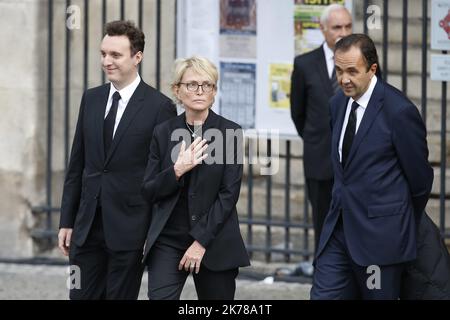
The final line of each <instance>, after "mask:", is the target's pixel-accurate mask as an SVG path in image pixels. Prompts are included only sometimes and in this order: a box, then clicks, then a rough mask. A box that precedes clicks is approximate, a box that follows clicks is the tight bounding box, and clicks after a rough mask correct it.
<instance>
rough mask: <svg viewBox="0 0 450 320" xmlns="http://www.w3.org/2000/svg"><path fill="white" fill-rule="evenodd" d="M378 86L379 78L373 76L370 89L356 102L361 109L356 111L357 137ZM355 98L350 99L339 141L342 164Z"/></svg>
mask: <svg viewBox="0 0 450 320" xmlns="http://www.w3.org/2000/svg"><path fill="white" fill-rule="evenodd" d="M376 84H377V76H375V75H374V76H373V77H372V79H371V80H370V84H369V87H368V88H367V90H366V92H365V93H364V94H363V95H362V96H361V97H360V98H359V99H358V100H357V101H356V102H357V103H358V104H359V107H358V108H357V109H356V130H355V136H356V133H357V132H358V128H359V125H360V124H361V121H362V118H363V116H364V112H366V108H367V105H368V104H369V100H370V97H371V96H372V93H373V89H375V85H376ZM353 101H355V100H353V98H350V99H348V103H347V110H346V111H345V117H344V124H343V125H342V131H341V138H340V139H339V161H340V162H342V144H343V143H344V134H345V129H346V128H347V123H348V118H349V117H350V110H351V109H352V104H353Z"/></svg>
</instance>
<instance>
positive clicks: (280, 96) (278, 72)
mask: <svg viewBox="0 0 450 320" xmlns="http://www.w3.org/2000/svg"><path fill="white" fill-rule="evenodd" d="M291 73H292V63H271V64H270V65H269V106H270V107H271V108H276V109H289V105H290V103H289V96H290V90H291Z"/></svg>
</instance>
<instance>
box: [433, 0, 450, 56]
mask: <svg viewBox="0 0 450 320" xmlns="http://www.w3.org/2000/svg"><path fill="white" fill-rule="evenodd" d="M431 49H432V50H450V0H433V1H432V2H431Z"/></svg>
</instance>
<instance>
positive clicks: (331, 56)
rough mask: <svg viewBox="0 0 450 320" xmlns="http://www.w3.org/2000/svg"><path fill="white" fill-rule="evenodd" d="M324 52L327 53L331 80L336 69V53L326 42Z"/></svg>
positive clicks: (326, 59) (326, 58) (326, 57)
mask: <svg viewBox="0 0 450 320" xmlns="http://www.w3.org/2000/svg"><path fill="white" fill-rule="evenodd" d="M323 52H324V53H325V61H326V62H327V70H328V77H329V78H330V79H331V77H332V76H333V69H334V52H333V50H331V49H330V47H329V46H328V45H327V43H326V42H324V43H323Z"/></svg>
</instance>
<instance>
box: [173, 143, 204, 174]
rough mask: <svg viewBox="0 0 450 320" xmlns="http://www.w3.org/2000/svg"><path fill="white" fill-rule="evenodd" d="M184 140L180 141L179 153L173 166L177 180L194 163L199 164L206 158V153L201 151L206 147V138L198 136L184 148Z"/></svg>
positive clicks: (191, 167)
mask: <svg viewBox="0 0 450 320" xmlns="http://www.w3.org/2000/svg"><path fill="white" fill-rule="evenodd" d="M185 148H186V142H184V141H183V142H181V148H180V153H179V154H178V159H177V161H176V162H175V165H174V166H173V169H174V170H175V176H176V177H177V180H179V179H180V177H181V176H182V175H183V174H185V173H186V172H188V171H190V170H192V169H193V168H194V167H195V166H196V165H198V164H200V163H201V162H202V161H203V160H205V159H206V157H207V156H208V154H203V152H204V151H205V150H206V148H208V145H207V144H206V139H203V140H202V139H201V138H200V137H198V138H197V139H195V140H194V141H193V142H192V144H191V145H190V146H189V147H187V148H186V149H185Z"/></svg>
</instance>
